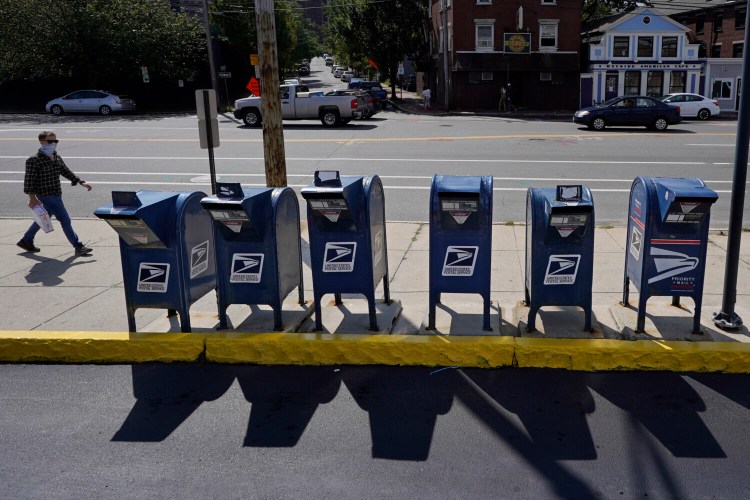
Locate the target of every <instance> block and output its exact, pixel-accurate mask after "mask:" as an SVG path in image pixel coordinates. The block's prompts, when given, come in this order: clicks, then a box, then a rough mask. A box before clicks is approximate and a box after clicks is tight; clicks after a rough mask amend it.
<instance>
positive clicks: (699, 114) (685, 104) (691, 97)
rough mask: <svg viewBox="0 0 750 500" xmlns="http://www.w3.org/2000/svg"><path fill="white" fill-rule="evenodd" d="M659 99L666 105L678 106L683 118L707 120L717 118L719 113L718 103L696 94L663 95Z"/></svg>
mask: <svg viewBox="0 0 750 500" xmlns="http://www.w3.org/2000/svg"><path fill="white" fill-rule="evenodd" d="M659 99H660V100H661V101H663V102H666V103H667V104H672V105H673V106H679V107H680V116H682V117H683V118H685V117H690V118H693V117H695V118H698V119H699V120H708V119H709V118H711V117H712V116H718V115H719V113H721V107H720V106H719V101H717V100H715V99H709V98H708V97H703V96H702V95H698V94H690V93H684V92H678V93H674V94H667V95H663V96H661V97H660V98H659Z"/></svg>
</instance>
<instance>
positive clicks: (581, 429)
mask: <svg viewBox="0 0 750 500" xmlns="http://www.w3.org/2000/svg"><path fill="white" fill-rule="evenodd" d="M464 373H465V375H466V376H467V377H468V378H469V379H470V380H471V381H472V382H473V383H474V384H476V387H477V388H479V389H481V391H483V392H484V393H485V394H486V395H487V396H489V397H491V398H492V399H493V400H494V401H496V402H497V403H498V404H499V405H501V406H502V407H503V408H505V409H506V410H508V411H509V412H512V413H514V414H515V415H517V416H518V418H519V420H520V421H521V424H522V425H523V427H524V429H525V430H526V432H527V433H528V436H529V440H530V441H531V443H533V447H534V449H535V453H538V454H539V455H540V456H544V459H545V460H594V459H596V458H597V454H596V448H595V446H594V441H593V438H592V436H591V430H590V429H589V426H588V421H587V419H586V415H588V414H591V413H594V411H595V410H596V405H595V402H594V398H593V396H592V395H591V392H590V390H589V388H588V386H587V384H586V378H585V374H582V373H577V372H560V373H559V374H558V376H555V377H550V376H549V372H547V371H539V372H531V371H530V372H524V374H523V375H524V376H519V377H508V373H507V372H506V371H503V370H491V371H484V370H482V371H479V370H467V371H465V372H464ZM459 397H461V398H462V399H470V400H471V401H473V403H472V406H474V408H477V402H476V401H474V398H476V395H475V394H471V393H465V394H463V395H461V394H460V395H459ZM479 416H480V417H482V418H483V419H487V420H496V418H495V417H492V416H491V415H489V414H488V413H487V410H486V409H482V410H481V411H480V413H479Z"/></svg>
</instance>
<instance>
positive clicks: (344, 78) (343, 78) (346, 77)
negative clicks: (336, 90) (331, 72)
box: [341, 71, 354, 82]
mask: <svg viewBox="0 0 750 500" xmlns="http://www.w3.org/2000/svg"><path fill="white" fill-rule="evenodd" d="M352 78H354V73H352V72H351V71H344V72H343V73H341V81H342V82H349V81H351V79H352Z"/></svg>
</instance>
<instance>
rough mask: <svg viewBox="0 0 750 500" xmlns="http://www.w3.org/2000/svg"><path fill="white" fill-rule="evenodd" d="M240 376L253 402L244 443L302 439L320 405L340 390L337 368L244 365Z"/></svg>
mask: <svg viewBox="0 0 750 500" xmlns="http://www.w3.org/2000/svg"><path fill="white" fill-rule="evenodd" d="M237 380H238V381H239V383H240V387H241V388H242V393H243V394H244V396H245V399H246V400H247V401H249V402H250V403H251V405H252V406H251V408H250V418H249V420H248V423H247V434H246V435H245V441H244V446H255V447H291V446H295V445H296V444H297V442H299V439H300V437H301V436H302V434H303V433H304V432H305V429H306V428H307V425H308V424H309V423H310V420H311V419H312V417H313V415H314V414H315V411H316V410H317V408H318V406H319V405H321V404H324V403H329V402H330V401H332V400H333V398H335V397H336V394H338V391H339V385H340V379H339V375H338V373H337V372H335V371H334V368H331V367H309V366H258V367H251V366H245V367H240V368H239V369H238V371H237Z"/></svg>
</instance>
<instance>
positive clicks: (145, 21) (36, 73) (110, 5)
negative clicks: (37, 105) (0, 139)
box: [0, 0, 205, 86]
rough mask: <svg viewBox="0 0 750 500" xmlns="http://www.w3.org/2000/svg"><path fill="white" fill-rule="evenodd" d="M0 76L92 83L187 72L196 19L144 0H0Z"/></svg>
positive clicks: (201, 45)
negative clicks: (142, 71)
mask: <svg viewBox="0 0 750 500" xmlns="http://www.w3.org/2000/svg"><path fill="white" fill-rule="evenodd" d="M0 32H2V33H3V36H2V37H0V82H3V81H8V80H11V79H45V78H58V77H61V76H62V77H74V78H76V79H78V80H79V81H82V82H87V83H89V84H90V85H92V86H99V85H108V84H112V83H120V82H123V81H132V80H136V79H138V78H140V67H141V66H147V67H148V70H149V74H150V76H151V77H152V78H156V79H159V78H164V79H167V78H170V79H176V78H191V77H193V76H194V75H195V73H196V72H197V70H198V68H200V67H201V66H202V65H204V64H205V63H204V61H205V37H204V36H203V31H202V28H201V25H200V24H199V22H198V21H197V20H196V19H193V18H191V17H188V16H186V15H183V14H176V13H174V12H171V11H170V9H169V3H168V2H154V1H149V0H0Z"/></svg>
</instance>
